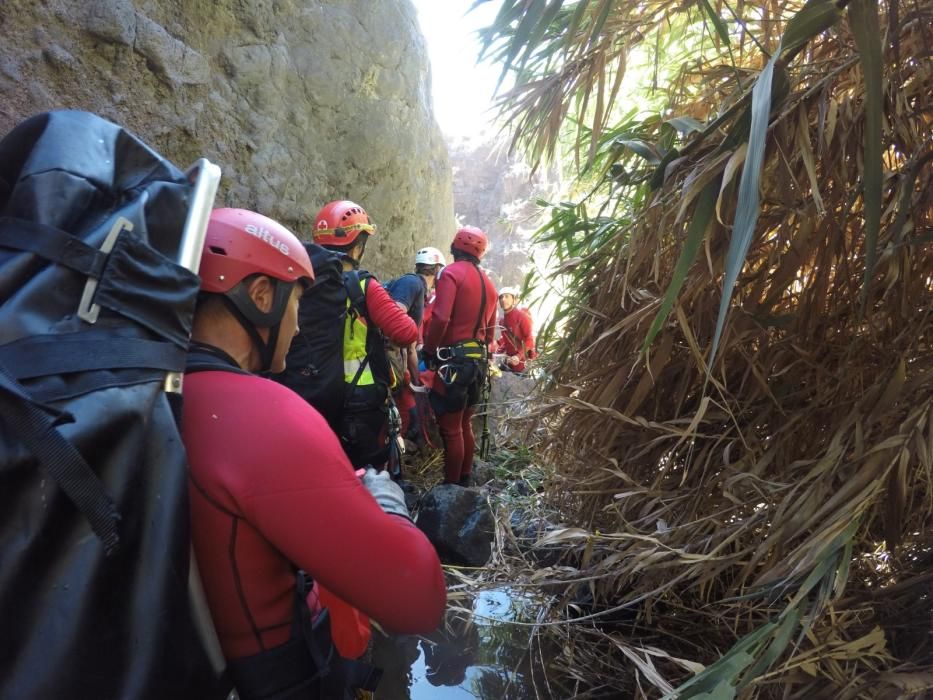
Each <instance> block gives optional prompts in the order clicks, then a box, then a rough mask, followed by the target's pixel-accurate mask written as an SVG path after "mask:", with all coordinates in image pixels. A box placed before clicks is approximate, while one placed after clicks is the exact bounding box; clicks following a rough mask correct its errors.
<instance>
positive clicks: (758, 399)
mask: <svg viewBox="0 0 933 700" xmlns="http://www.w3.org/2000/svg"><path fill="white" fill-rule="evenodd" d="M781 7H784V6H781ZM778 9H780V8H778ZM893 10H899V11H893ZM777 16H779V15H778V14H777V13H775V14H773V15H772V17H777ZM931 18H933V4H931V2H930V0H921V1H918V2H914V3H908V4H902V5H899V6H898V7H895V8H891V7H887V6H886V7H884V8H882V12H881V34H882V38H883V41H882V42H881V46H882V48H883V51H884V53H883V56H882V70H881V84H880V88H881V100H880V101H879V102H878V103H877V105H878V106H879V107H880V110H879V113H880V114H881V116H882V121H881V125H882V126H881V128H882V141H881V148H882V150H881V153H882V157H881V162H882V169H881V183H880V188H881V202H880V212H879V219H880V224H879V226H878V230H877V239H876V241H874V245H873V246H872V245H871V243H872V241H871V238H872V236H868V237H867V238H868V243H866V230H867V229H866V218H867V219H870V218H871V215H870V212H868V215H867V216H866V208H865V204H866V202H865V197H864V196H863V190H862V184H863V183H864V182H866V177H867V176H868V177H869V178H870V173H869V172H868V171H870V167H869V168H867V169H866V166H865V160H866V151H865V141H866V130H870V128H871V127H870V125H866V114H870V112H871V104H872V103H871V100H870V98H869V97H866V83H865V78H864V75H863V71H862V67H861V64H860V61H859V53H858V51H857V50H856V46H855V43H856V42H855V40H854V38H853V36H852V34H851V32H850V29H849V24H848V23H846V22H840V23H837V24H836V25H835V26H834V27H833V29H832V31H829V32H823V33H822V34H820V35H819V37H818V38H817V39H815V40H814V41H813V42H811V43H810V44H809V45H808V46H807V48H806V50H805V51H804V52H803V53H802V54H801V55H800V57H799V59H798V60H797V62H796V63H793V64H790V65H788V66H787V76H788V79H789V82H788V86H787V93H786V94H785V95H783V96H781V98H780V100H779V102H778V104H777V107H776V109H774V110H773V111H772V114H771V119H770V126H769V128H768V132H767V140H766V146H767V149H766V152H765V155H764V160H763V163H762V169H761V187H760V192H761V200H760V215H759V217H758V219H757V225H756V226H754V232H753V235H752V238H751V242H750V246H749V249H748V254H747V256H746V257H745V263H744V266H742V268H741V274H740V275H739V277H738V280H737V283H736V287H735V293H734V295H733V303H732V306H731V311H730V313H729V315H728V317H727V318H726V320H725V323H724V326H723V332H722V335H721V339H720V340H719V341H718V342H719V345H718V351H717V352H716V353H715V354H714V357H713V360H712V366H708V363H709V362H710V357H711V353H710V347H711V345H712V344H713V343H714V329H715V327H716V323H717V319H718V318H719V317H720V314H719V307H720V302H721V298H722V279H723V273H724V269H725V267H726V262H725V261H726V256H727V251H728V249H729V246H730V240H731V237H732V224H733V222H734V220H735V214H736V208H737V206H738V205H737V202H738V201H739V198H738V197H737V195H736V191H737V188H738V181H739V175H740V174H741V172H742V167H741V166H742V163H743V161H744V158H745V155H746V148H745V146H744V145H743V144H742V141H741V140H734V141H732V142H730V137H729V135H730V134H732V135H735V134H736V133H737V130H736V122H737V119H738V117H739V115H740V113H741V105H742V104H743V99H744V100H745V103H744V104H747V98H742V97H736V96H735V95H733V99H734V103H733V104H735V105H739V107H736V108H735V109H729V108H728V105H726V106H725V108H723V105H722V104H717V107H720V108H721V109H720V113H722V114H724V115H726V116H725V118H723V119H721V120H720V121H719V122H717V128H705V129H704V130H703V131H702V132H701V133H700V134H693V135H692V137H691V138H690V139H689V140H688V141H687V143H686V144H685V147H684V148H682V149H681V150H680V153H679V154H678V158H677V159H673V160H672V161H671V162H670V163H669V165H667V167H666V171H664V172H663V175H664V177H663V182H661V183H658V184H659V185H660V186H659V187H658V188H657V189H654V190H652V191H651V192H650V195H649V196H648V197H647V198H646V199H645V201H644V202H643V204H642V205H640V206H639V207H638V208H637V210H636V216H634V217H633V219H632V220H631V221H621V220H619V221H616V222H615V223H614V224H613V223H610V225H608V226H606V225H604V226H603V227H602V230H603V231H604V232H608V233H607V234H606V235H604V237H603V239H602V242H601V244H600V245H599V247H598V248H596V249H595V250H592V251H590V252H588V253H586V254H585V255H582V256H580V257H579V258H576V259H574V260H572V261H571V263H572V264H571V265H568V270H569V271H570V272H571V274H572V275H573V281H574V284H573V285H572V288H573V289H575V290H577V293H578V296H577V297H575V298H574V300H573V311H572V312H570V313H569V315H568V317H567V321H566V326H565V327H566V329H567V331H568V332H569V333H570V337H569V338H568V339H566V340H565V341H564V343H563V344H562V345H561V347H560V348H559V349H558V350H557V351H555V352H554V353H553V354H552V357H553V358H554V365H553V371H554V384H553V388H552V391H551V392H550V394H549V398H548V400H547V404H546V405H545V406H544V407H542V408H541V409H540V411H539V413H538V418H539V421H540V423H539V425H542V426H546V427H547V430H548V433H549V434H550V436H551V437H550V440H549V441H548V442H547V444H546V445H545V454H546V457H547V459H548V460H549V461H551V462H553V463H554V464H558V465H560V467H559V469H558V473H557V474H556V475H555V476H554V478H553V480H552V481H551V482H550V484H549V491H548V493H549V495H550V497H551V503H552V505H553V506H554V507H556V508H558V509H559V511H560V512H561V513H562V514H563V517H564V520H565V523H566V525H567V528H566V529H563V530H560V531H557V532H553V533H551V534H550V535H548V541H549V542H551V543H553V544H559V545H560V546H562V547H563V548H564V549H565V556H566V557H567V558H566V566H564V567H562V568H561V567H558V568H553V570H549V571H548V572H546V574H545V576H544V579H545V580H544V582H545V583H546V584H547V586H548V587H549V589H550V590H555V591H563V594H562V595H563V597H558V598H556V599H555V605H554V607H553V608H552V610H551V620H552V621H561V620H566V619H569V618H570V617H571V616H575V619H576V621H575V624H574V625H573V626H571V627H561V626H558V627H556V628H555V629H556V630H558V631H555V634H560V635H562V637H561V644H562V646H561V648H562V649H563V654H562V656H561V658H560V659H559V662H560V663H561V664H562V666H563V668H565V670H566V672H567V673H570V674H582V675H583V676H585V680H586V681H587V683H589V684H591V685H593V686H595V687H602V688H612V687H623V686H620V685H619V684H623V683H624V687H626V688H628V689H630V690H631V692H632V694H633V696H636V697H656V696H658V695H662V694H665V693H670V692H673V689H674V688H675V687H677V684H678V683H682V682H683V681H685V680H686V679H688V678H689V677H690V675H691V672H694V671H697V670H699V667H698V666H697V664H704V665H711V664H713V663H716V664H717V665H716V666H715V667H711V668H710V669H709V671H708V672H707V673H706V674H705V675H703V674H701V675H700V676H697V679H698V680H697V682H695V683H694V685H692V686H691V685H689V684H688V685H684V686H681V688H680V690H679V691H678V692H679V693H680V696H681V697H693V696H696V697H699V696H701V695H702V693H704V692H708V693H711V695H702V696H703V697H716V698H727V697H733V696H734V695H736V694H738V695H740V696H743V697H744V696H762V697H782V698H822V697H825V698H861V697H864V698H869V697H871V698H875V697H892V698H893V697H919V696H922V694H923V693H926V692H931V693H933V638H931V630H933V598H931V591H933V527H931V526H933V242H931V241H933V235H931V232H933V224H931V219H933V216H931V215H933V201H931V193H933V186H931V182H930V179H931V167H930V164H931V160H933V151H931V121H933V113H931V95H933V66H931V62H930V60H929V48H928V47H929V46H930V45H931V39H933V32H931V29H930V27H931ZM769 26H770V27H771V29H770V31H771V32H772V34H771V35H770V37H763V38H762V36H761V35H760V34H759V38H760V39H761V40H762V43H763V44H764V45H765V46H773V44H774V41H775V40H776V38H777V37H778V36H779V35H780V34H779V31H778V30H780V29H781V26H780V25H779V24H778V23H775V24H774V25H769ZM746 56H748V58H747V60H746V63H745V65H744V66H742V65H740V66H738V67H739V68H741V69H742V70H743V71H748V72H749V73H750V74H751V75H752V76H754V75H755V74H756V73H757V70H758V69H760V68H761V64H760V63H757V62H756V61H755V60H753V59H752V58H751V56H750V55H749V54H746ZM756 63H757V65H756ZM702 73H703V76H702V77H701V78H696V80H703V81H705V82H704V85H705V86H706V87H708V90H704V91H699V92H698V91H696V90H694V91H693V92H692V93H689V94H690V95H691V98H690V99H689V100H687V99H686V98H683V101H681V102H680V104H679V107H680V109H681V111H682V113H685V114H690V115H692V116H693V117H695V118H697V119H699V120H700V121H701V122H705V123H706V124H707V125H708V124H710V123H712V121H713V119H714V117H715V116H716V115H715V114H713V113H711V111H710V106H711V104H714V103H715V101H714V100H712V99H711V98H710V95H713V94H715V95H722V94H724V92H725V90H723V89H720V88H721V84H719V83H716V82H714V81H713V80H712V78H711V77H710V76H712V75H714V74H715V71H714V70H713V68H712V67H710V66H705V67H703V70H702ZM732 73H733V68H729V69H728V70H722V71H720V74H721V75H723V76H728V75H729V74H732ZM685 75H688V76H689V71H688V72H687V73H685ZM565 78H566V76H565ZM723 80H725V78H723ZM526 93H527V91H526ZM515 94H516V95H521V94H523V92H522V90H521V89H519V90H518V92H516V93H515ZM685 94H687V93H685ZM568 99H569V97H568ZM513 104H518V103H513ZM519 107H520V105H519ZM866 107H868V108H867V109H866ZM555 109H558V108H557V107H555ZM563 109H564V110H565V112H564V113H565V114H566V105H564V107H563ZM558 111H560V110H559V109H558ZM519 113H520V112H516V113H515V114H513V122H512V124H513V126H515V127H516V128H517V129H518V130H519V131H520V134H519V135H520V137H521V138H520V139H519V142H521V141H522V139H529V138H532V139H533V138H539V139H544V140H543V141H540V140H539V141H537V142H536V141H534V140H532V143H537V144H538V152H539V153H543V152H546V151H547V147H548V145H549V143H550V142H549V141H548V140H547V138H548V136H547V135H546V134H545V135H542V132H540V131H538V132H533V130H534V128H535V127H534V124H535V122H534V121H531V122H527V123H526V122H521V121H520V120H519V121H516V119H518V117H517V116H516V115H517V114H519ZM548 113H550V114H554V113H557V112H553V111H552V112H548ZM588 113H590V114H591V113H592V112H588ZM536 114H537V117H539V118H540V117H543V116H544V114H545V113H544V112H543V111H542V110H540V109H539V110H538V111H537V112H536ZM600 118H602V117H600ZM552 121H553V120H552ZM545 122H547V120H545V121H544V122H538V123H539V124H542V123H545ZM547 123H550V122H547ZM538 128H539V129H540V126H539V127H538ZM549 128H551V129H552V131H550V132H547V133H549V134H556V133H557V132H556V131H554V130H553V129H554V127H553V125H552V126H551V127H549ZM529 129H531V130H532V131H529ZM532 132H533V133H534V134H537V136H533V133H532ZM746 138H747V137H746ZM710 183H713V184H712V185H711V184H710ZM707 187H712V191H713V196H714V200H712V201H715V207H714V210H713V214H712V218H711V221H710V222H709V224H708V225H705V226H702V227H701V230H700V233H701V234H702V239H701V243H700V245H699V248H698V252H697V255H696V258H695V259H694V260H692V264H690V265H689V267H688V268H687V272H686V275H685V277H684V280H683V285H682V287H681V289H680V291H679V294H677V296H676V303H675V304H674V305H673V308H672V310H671V312H670V314H669V315H668V316H666V317H664V318H663V322H662V323H661V324H660V326H659V327H658V333H657V336H656V338H655V339H654V341H653V343H652V344H651V345H650V348H649V349H648V352H647V353H645V352H644V351H643V345H644V342H645V338H646V336H648V334H649V329H650V328H651V326H652V322H653V321H654V320H655V317H656V316H657V315H658V311H659V308H660V307H661V303H662V298H663V296H664V294H665V291H666V290H667V289H668V288H669V286H670V285H671V281H672V279H673V278H674V274H675V267H676V264H677V261H678V258H679V257H680V255H681V253H682V251H683V249H684V245H685V238H686V237H687V235H688V231H689V227H690V224H691V221H692V220H693V217H694V216H695V215H696V209H697V208H698V201H699V200H700V199H701V198H702V196H703V194H702V193H703V191H704V189H705V188H707ZM866 191H867V190H866ZM869 206H871V205H869ZM869 228H870V225H869ZM869 248H871V250H869ZM866 261H868V262H867V263H866ZM688 262H691V261H688ZM866 264H868V265H871V269H870V270H869V272H868V274H866V272H865V267H866ZM866 280H867V282H868V283H866ZM500 565H501V566H502V570H503V571H506V572H508V573H506V574H502V573H501V572H500V575H505V576H510V577H511V578H513V579H520V580H528V581H537V582H538V583H541V582H542V578H541V575H540V572H537V573H536V570H535V565H534V563H533V562H528V561H527V560H526V559H522V558H518V559H510V560H508V561H501V562H500ZM581 586H582V587H583V588H584V589H586V590H588V591H589V593H590V597H591V599H592V600H591V602H590V604H589V605H588V606H587V607H586V608H585V609H580V610H576V611H575V610H574V608H573V605H572V604H571V603H572V601H573V600H574V596H578V594H579V592H580V590H581ZM623 677H624V678H625V679H627V680H624V681H623V680H619V679H620V678H623Z"/></svg>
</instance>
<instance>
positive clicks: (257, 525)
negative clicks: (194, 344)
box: [182, 371, 446, 659]
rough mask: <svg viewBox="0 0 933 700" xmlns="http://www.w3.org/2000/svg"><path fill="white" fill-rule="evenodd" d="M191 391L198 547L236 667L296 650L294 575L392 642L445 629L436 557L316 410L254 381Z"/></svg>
mask: <svg viewBox="0 0 933 700" xmlns="http://www.w3.org/2000/svg"><path fill="white" fill-rule="evenodd" d="M184 386H185V393H184V396H185V406H184V412H183V419H182V437H183V439H184V442H185V447H186V448H187V451H188V457H189V460H190V463H191V479H190V485H191V486H190V495H191V519H192V522H191V529H192V536H193V542H194V548H195V552H196V554H197V558H198V564H199V567H200V571H201V577H202V579H203V582H204V589H205V591H206V593H207V600H208V605H209V607H210V610H211V615H212V617H213V619H214V624H215V626H216V628H217V633H218V635H219V637H220V643H221V646H222V647H223V651H224V654H225V655H226V657H227V658H228V659H238V658H242V657H244V656H247V655H250V654H255V653H257V652H259V651H262V650H265V649H270V648H272V647H275V646H278V645H280V644H283V643H284V642H286V641H287V640H288V638H289V631H290V625H291V621H292V615H293V610H294V608H293V605H294V594H295V575H294V569H295V567H298V568H301V569H304V570H305V571H307V572H308V573H309V574H310V575H311V576H312V577H313V578H314V579H315V580H316V581H318V582H320V584H321V585H322V586H324V587H326V588H327V589H328V590H330V591H332V592H333V593H334V594H336V595H337V596H339V597H340V598H342V599H343V600H345V601H346V602H348V603H349V604H351V605H353V606H354V607H356V608H358V609H359V610H361V611H362V612H363V613H365V614H367V615H369V616H370V617H372V618H374V619H375V620H377V621H378V622H380V623H381V624H383V625H384V626H385V627H387V628H389V629H390V630H393V631H395V632H402V633H409V634H413V633H426V632H429V631H431V630H433V629H434V628H435V627H437V625H438V624H439V622H440V620H441V616H442V615H443V611H444V605H445V601H446V591H445V588H444V577H443V574H442V571H441V567H440V563H439V561H438V558H437V554H436V553H435V551H434V547H433V546H432V545H431V543H430V542H428V540H427V538H425V536H424V535H423V534H422V533H421V531H420V530H418V529H417V528H416V527H415V526H414V525H412V524H411V523H410V522H409V521H407V520H406V519H404V518H402V517H399V516H395V515H387V514H386V513H384V512H383V511H382V509H381V508H380V507H379V506H378V505H377V504H376V502H375V500H374V499H373V498H372V496H370V494H369V492H368V491H367V490H366V489H365V488H364V487H363V485H362V484H361V483H360V480H359V479H358V478H357V477H356V476H355V474H354V473H353V469H352V467H351V466H350V463H349V461H348V460H347V457H346V456H345V455H344V452H343V450H342V449H341V447H340V443H339V442H338V440H337V437H336V436H335V435H334V433H333V432H332V431H331V429H330V428H329V427H328V425H327V423H326V422H325V421H324V419H323V418H322V417H321V415H320V414H319V413H318V412H317V411H316V410H315V409H313V408H312V407H311V406H309V405H308V404H307V403H306V402H305V401H304V400H302V399H301V398H300V397H299V396H298V395H297V394H295V393H293V392H292V391H290V390H289V389H287V388H285V387H283V386H281V385H280V384H276V383H274V382H271V381H268V380H265V379H261V378H259V377H256V376H252V375H239V374H233V373H230V372H215V371H203V372H197V373H194V374H189V375H187V376H186V377H185V385H184Z"/></svg>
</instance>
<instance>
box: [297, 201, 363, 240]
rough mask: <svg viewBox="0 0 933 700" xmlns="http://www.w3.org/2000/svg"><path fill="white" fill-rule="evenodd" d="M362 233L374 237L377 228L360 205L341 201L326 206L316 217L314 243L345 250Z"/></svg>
mask: <svg viewBox="0 0 933 700" xmlns="http://www.w3.org/2000/svg"><path fill="white" fill-rule="evenodd" d="M361 233H367V234H369V235H374V234H375V233H376V226H375V225H374V224H371V223H370V222H369V215H367V213H366V210H365V209H363V207H361V206H360V205H359V204H356V203H354V202H348V201H346V200H339V201H335V202H329V203H328V204H325V205H324V206H323V207H322V208H321V211H319V212H318V213H317V216H316V217H314V231H312V232H311V235H312V236H313V237H314V242H315V243H317V244H318V245H322V246H335V247H338V248H344V247H346V246H349V245H352V244H353V242H354V241H355V240H356V239H357V237H358V236H359V235H360V234H361Z"/></svg>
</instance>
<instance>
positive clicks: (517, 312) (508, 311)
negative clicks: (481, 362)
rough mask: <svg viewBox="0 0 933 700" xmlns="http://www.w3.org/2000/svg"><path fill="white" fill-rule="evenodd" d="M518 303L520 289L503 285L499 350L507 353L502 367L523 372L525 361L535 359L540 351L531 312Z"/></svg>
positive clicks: (500, 292)
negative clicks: (538, 350)
mask: <svg viewBox="0 0 933 700" xmlns="http://www.w3.org/2000/svg"><path fill="white" fill-rule="evenodd" d="M517 304H518V290H517V289H516V288H515V287H503V288H502V289H500V290H499V306H501V307H502V322H501V324H500V326H501V328H502V335H501V336H500V337H499V342H498V349H497V351H498V352H501V353H503V354H505V361H504V362H503V363H502V369H506V370H509V371H510V372H515V373H517V374H522V373H523V372H524V371H525V363H526V362H527V361H528V360H533V359H535V358H536V357H537V356H538V353H537V350H535V336H534V328H533V327H532V323H531V312H529V311H528V309H525V308H520V307H519V306H518V305H517Z"/></svg>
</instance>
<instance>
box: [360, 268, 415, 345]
mask: <svg viewBox="0 0 933 700" xmlns="http://www.w3.org/2000/svg"><path fill="white" fill-rule="evenodd" d="M366 311H367V312H368V313H369V318H370V319H371V320H372V322H373V323H374V324H375V325H376V327H378V328H379V330H381V331H382V333H383V335H385V337H386V338H388V339H389V340H390V341H391V342H393V343H395V344H396V345H398V346H399V347H408V346H409V345H411V344H412V343H414V342H415V341H416V340H418V325H417V324H416V323H415V322H414V321H412V320H411V317H410V316H409V315H408V314H407V313H405V312H404V311H402V310H401V309H400V308H399V307H398V304H396V303H395V301H394V300H393V299H392V297H391V296H389V293H388V292H387V291H386V290H385V288H384V287H383V286H382V285H381V284H372V283H370V284H367V285H366Z"/></svg>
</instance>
